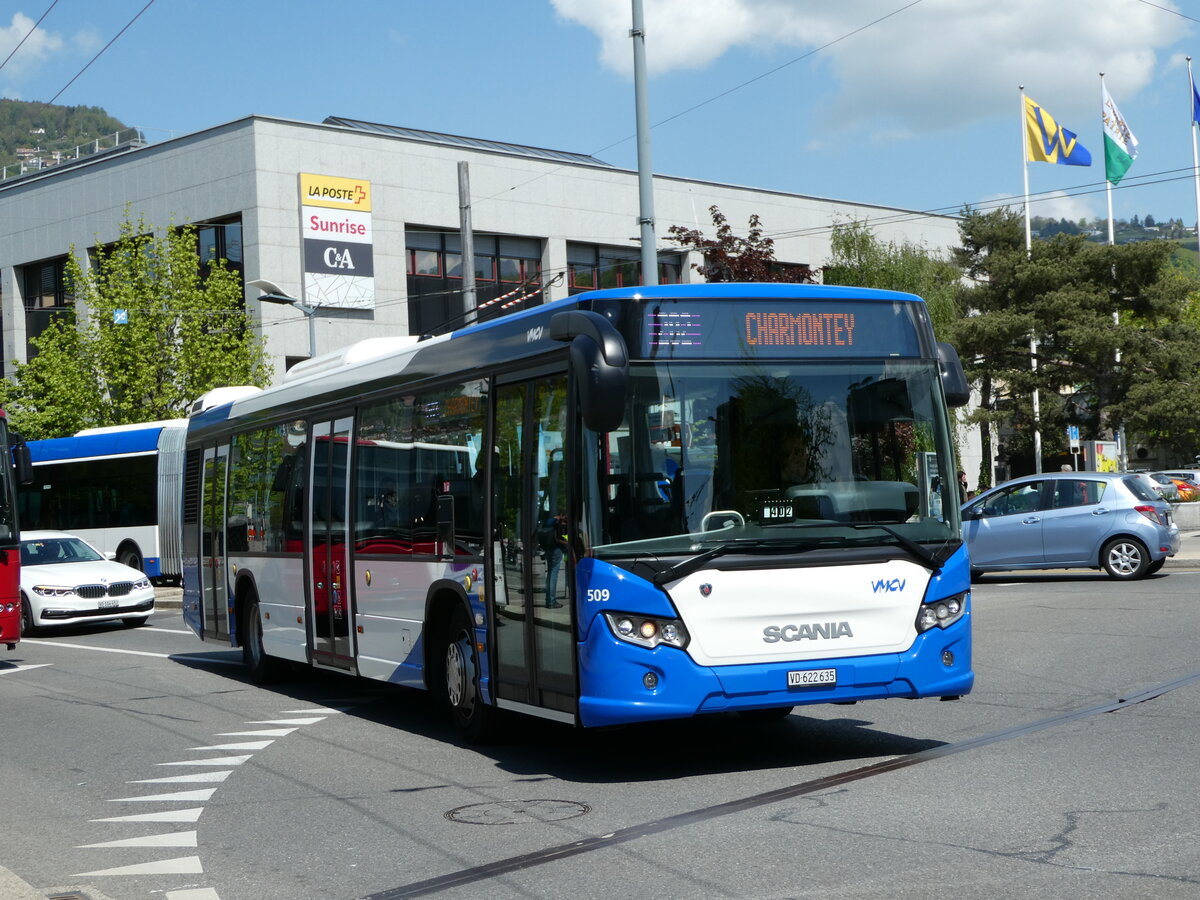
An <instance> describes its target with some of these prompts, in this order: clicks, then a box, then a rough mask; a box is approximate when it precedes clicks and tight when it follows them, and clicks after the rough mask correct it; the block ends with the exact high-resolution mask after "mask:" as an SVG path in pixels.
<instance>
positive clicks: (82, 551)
mask: <svg viewBox="0 0 1200 900" xmlns="http://www.w3.org/2000/svg"><path fill="white" fill-rule="evenodd" d="M103 558H104V557H102V556H101V555H100V554H99V553H97V552H96V551H95V550H93V549H92V548H91V547H90V546H88V545H87V544H85V543H84V542H83V541H81V540H80V539H79V538H39V539H36V540H27V541H22V542H21V565H23V566H48V565H53V564H57V563H75V562H96V561H98V560H102V559H103Z"/></svg>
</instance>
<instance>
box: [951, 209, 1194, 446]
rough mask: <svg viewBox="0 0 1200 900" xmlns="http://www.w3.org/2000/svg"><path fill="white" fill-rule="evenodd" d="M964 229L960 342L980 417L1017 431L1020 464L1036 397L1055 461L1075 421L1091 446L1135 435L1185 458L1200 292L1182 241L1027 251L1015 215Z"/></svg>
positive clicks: (978, 217) (1069, 241) (978, 218)
mask: <svg viewBox="0 0 1200 900" xmlns="http://www.w3.org/2000/svg"><path fill="white" fill-rule="evenodd" d="M960 232H961V235H962V238H963V246H962V248H961V249H960V250H959V252H958V255H959V259H960V261H962V262H963V265H964V271H966V273H967V275H968V278H969V280H970V285H969V287H967V288H966V289H965V291H964V294H963V297H962V298H961V302H962V304H963V309H964V310H966V311H967V314H966V315H964V316H963V317H962V318H960V319H959V320H958V321H957V322H956V323H955V325H954V338H953V340H954V343H955V344H956V345H957V346H958V348H959V351H960V353H961V354H962V355H963V358H964V365H965V367H966V368H967V373H968V377H972V378H974V379H975V380H976V381H977V382H978V383H979V384H980V386H981V392H982V393H983V409H982V410H981V412H980V414H979V416H980V418H981V419H982V420H983V421H985V422H987V423H989V425H990V424H995V423H998V422H1004V423H1005V424H1007V425H1008V426H1009V427H1010V428H1011V434H1012V438H1011V439H1010V443H1009V445H1008V446H1007V448H1006V449H1007V451H1008V453H1009V455H1010V456H1027V455H1028V454H1030V453H1031V452H1032V448H1033V431H1034V427H1035V422H1034V419H1033V411H1032V402H1031V398H1032V396H1033V393H1034V390H1035V389H1036V390H1037V391H1038V395H1039V398H1040V401H1041V402H1040V411H1039V414H1038V419H1037V423H1036V426H1037V427H1038V429H1039V430H1040V432H1041V434H1042V436H1043V440H1044V441H1045V442H1046V443H1045V445H1044V447H1043V451H1044V452H1047V453H1052V452H1056V451H1057V450H1060V449H1063V450H1065V437H1064V431H1065V428H1064V426H1065V425H1067V424H1076V425H1079V426H1080V430H1081V433H1082V435H1083V437H1084V439H1085V440H1086V439H1094V438H1099V437H1101V436H1107V434H1108V433H1111V432H1113V431H1116V430H1118V429H1119V428H1121V427H1122V426H1124V427H1125V428H1126V429H1127V430H1129V431H1137V432H1141V433H1147V434H1152V435H1154V436H1156V437H1158V438H1159V439H1164V440H1169V441H1172V442H1174V444H1173V447H1174V449H1176V452H1179V453H1183V452H1186V447H1187V446H1189V444H1190V445H1191V446H1194V445H1195V444H1194V441H1195V430H1196V429H1195V426H1194V425H1193V424H1192V420H1193V419H1194V416H1193V415H1192V414H1191V412H1190V411H1189V410H1188V409H1187V404H1184V403H1181V402H1180V400H1181V398H1180V397H1178V396H1173V395H1172V392H1171V390H1170V386H1171V385H1174V384H1186V385H1191V384H1195V383H1200V333H1198V332H1197V330H1196V328H1195V325H1194V324H1192V323H1190V322H1189V321H1188V320H1187V318H1186V316H1187V313H1188V311H1189V309H1190V308H1191V306H1190V304H1191V303H1192V298H1193V297H1194V296H1195V295H1196V292H1197V290H1198V289H1200V283H1197V281H1196V280H1195V279H1194V278H1193V277H1191V276H1190V275H1188V274H1186V273H1185V272H1183V271H1182V270H1181V269H1180V268H1179V267H1177V266H1175V265H1174V264H1173V263H1172V261H1171V260H1172V256H1173V253H1174V251H1175V245H1174V244H1172V243H1171V242H1168V241H1147V242H1141V243H1133V244H1124V245H1118V246H1114V247H1110V246H1107V245H1101V244H1096V243H1094V242H1089V241H1087V240H1085V239H1083V238H1082V237H1078V236H1067V235H1059V236H1057V237H1055V238H1053V239H1052V240H1044V241H1035V242H1034V243H1033V245H1032V248H1031V250H1030V252H1029V253H1026V251H1025V247H1024V241H1023V227H1022V222H1021V219H1020V217H1019V216H1018V215H1017V214H1016V213H1013V212H1010V211H1007V210H998V211H996V212H992V213H986V214H980V213H975V212H973V211H971V210H969V209H968V210H966V211H965V213H964V217H963V221H962V223H961V224H960ZM1032 337H1036V339H1037V349H1036V354H1032V353H1031V348H1030V339H1031V338H1032ZM1060 445H1061V446H1060Z"/></svg>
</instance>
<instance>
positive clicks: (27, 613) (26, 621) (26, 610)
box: [21, 594, 37, 637]
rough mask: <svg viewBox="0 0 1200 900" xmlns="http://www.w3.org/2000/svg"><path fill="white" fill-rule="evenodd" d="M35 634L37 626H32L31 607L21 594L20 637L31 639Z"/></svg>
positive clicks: (27, 599)
mask: <svg viewBox="0 0 1200 900" xmlns="http://www.w3.org/2000/svg"><path fill="white" fill-rule="evenodd" d="M35 634H37V626H36V625H34V624H33V607H32V606H30V605H29V598H27V597H26V596H25V595H24V594H21V636H22V637H33V636H34V635H35Z"/></svg>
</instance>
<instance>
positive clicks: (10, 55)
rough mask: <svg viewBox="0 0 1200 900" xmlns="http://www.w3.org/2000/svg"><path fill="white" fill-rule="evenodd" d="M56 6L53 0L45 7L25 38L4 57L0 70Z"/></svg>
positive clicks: (56, 3) (55, 0)
mask: <svg viewBox="0 0 1200 900" xmlns="http://www.w3.org/2000/svg"><path fill="white" fill-rule="evenodd" d="M57 5H58V0H53V2H52V3H51V4H50V5H49V6H47V7H46V11H45V12H44V13H42V16H41V18H40V19H38V20H37V21H36V22H34V23H33V27H32V28H30V29H29V30H28V31H27V32H25V37H23V38H21V40H19V41H18V42H17V46H15V47H13V48H12V51H11V52H10V53H9V54H8V56H6V57H4V62H0V70H3V68H4V67H5V66H7V65H8V61H9V60H10V59H12V58H13V57H14V56H15V55H16V53H17V51H18V50H20V49H21V47H22V45H23V44H24V43H25V42H26V41H27V40H29V36H30V35H31V34H33V33H34V32H35V31H37V30H38V26H39V25H41V24H42V20H43V19H45V18H46V16H48V15H50V10H52V9H54V7H55V6H57Z"/></svg>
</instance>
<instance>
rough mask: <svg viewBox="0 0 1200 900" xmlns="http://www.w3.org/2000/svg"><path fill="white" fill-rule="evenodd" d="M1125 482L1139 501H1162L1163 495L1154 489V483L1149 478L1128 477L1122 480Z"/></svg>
mask: <svg viewBox="0 0 1200 900" xmlns="http://www.w3.org/2000/svg"><path fill="white" fill-rule="evenodd" d="M1121 480H1122V481H1123V482H1125V486H1126V487H1127V488H1129V491H1130V493H1132V494H1133V496H1135V497H1137V498H1138V499H1139V500H1161V499H1162V495H1161V494H1159V493H1158V491H1156V490H1155V489H1154V487H1153V484H1154V482H1152V481H1151V480H1150V479H1149V478H1145V479H1143V478H1142V477H1138V476H1137V475H1128V476H1126V477H1125V478H1123V479H1121Z"/></svg>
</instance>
